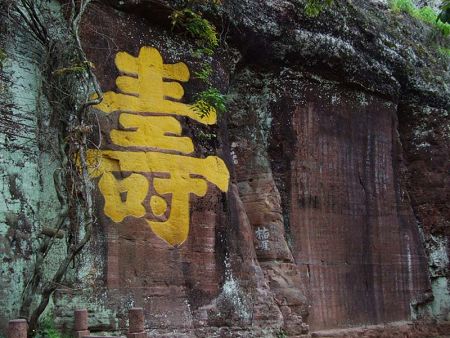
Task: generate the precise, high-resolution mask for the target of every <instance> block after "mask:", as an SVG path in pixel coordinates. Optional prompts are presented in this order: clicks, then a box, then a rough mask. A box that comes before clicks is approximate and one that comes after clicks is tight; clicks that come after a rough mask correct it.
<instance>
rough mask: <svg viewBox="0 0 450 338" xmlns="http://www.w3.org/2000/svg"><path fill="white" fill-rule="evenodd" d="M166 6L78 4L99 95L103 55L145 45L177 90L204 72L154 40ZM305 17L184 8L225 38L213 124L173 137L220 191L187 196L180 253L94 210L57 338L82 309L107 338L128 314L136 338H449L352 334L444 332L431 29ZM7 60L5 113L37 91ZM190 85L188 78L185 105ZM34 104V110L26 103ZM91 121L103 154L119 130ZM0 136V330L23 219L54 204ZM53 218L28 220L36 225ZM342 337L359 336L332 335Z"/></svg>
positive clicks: (25, 234)
mask: <svg viewBox="0 0 450 338" xmlns="http://www.w3.org/2000/svg"><path fill="white" fill-rule="evenodd" d="M176 5H177V2H176V1H159V0H152V1H145V0H139V1H106V0H105V1H102V2H100V3H96V4H94V5H92V6H91V7H90V9H89V10H88V12H87V14H86V16H85V17H84V20H83V22H82V26H81V31H82V41H83V46H84V48H85V51H86V53H87V55H88V58H89V59H90V60H91V61H92V62H93V63H94V64H95V67H96V68H95V73H96V75H97V77H98V79H99V82H100V83H101V86H102V89H103V90H104V91H107V90H114V89H115V83H114V80H115V78H116V76H117V74H118V73H117V70H116V69H115V66H114V56H115V54H116V53H117V52H118V51H127V52H128V53H131V54H134V55H136V54H137V52H138V50H139V48H140V47H141V46H144V45H148V46H154V47H156V48H158V49H159V50H160V52H161V53H162V55H163V58H164V61H165V62H170V63H172V62H178V61H184V62H186V63H187V65H188V66H189V69H190V70H191V74H193V73H194V72H195V71H198V70H199V69H200V67H201V62H200V61H199V60H198V59H196V58H194V57H193V56H192V53H193V51H194V50H195V48H196V47H195V43H194V41H193V40H192V39H190V38H189V37H188V36H186V35H182V34H181V33H180V32H178V31H176V30H175V31H172V30H171V29H170V22H169V20H168V19H167V16H168V15H169V14H170V12H171V8H173V7H175V6H176ZM303 5H304V2H303V1H294V0H293V1H287V0H270V1H251V0H244V1H242V0H229V1H224V3H223V7H220V8H219V10H218V11H215V10H213V9H211V8H209V7H208V8H206V7H202V6H200V7H201V8H202V9H203V10H205V11H206V15H208V16H209V17H210V19H211V20H212V21H214V22H215V23H216V24H217V25H220V29H222V30H223V32H222V37H223V38H224V39H227V43H228V46H227V48H223V49H222V48H221V49H220V50H219V51H218V52H217V53H216V54H215V56H214V57H212V58H210V59H209V60H208V61H211V63H212V65H213V68H214V75H213V83H214V85H215V86H217V87H218V88H220V89H221V90H222V91H224V92H228V93H229V98H230V100H229V101H230V102H229V103H228V112H227V114H225V115H224V116H221V117H220V121H219V124H218V126H214V127H199V126H198V125H196V124H195V123H192V122H190V121H188V120H187V119H183V120H182V122H183V129H184V130H183V133H184V134H185V135H187V136H190V137H192V139H193V141H194V144H195V149H196V152H195V156H196V157H204V156H206V155H208V154H217V155H218V156H220V157H221V158H223V159H224V160H225V161H226V162H227V165H228V167H229V169H230V173H231V177H232V178H231V184H230V188H229V191H228V193H226V194H221V193H220V192H219V191H218V190H217V189H214V188H213V187H212V186H211V187H210V189H209V190H208V194H207V196H205V197H204V198H195V197H193V196H192V197H191V206H192V207H191V228H190V234H189V238H188V240H187V242H185V243H184V244H183V246H182V247H180V248H171V247H168V246H167V245H166V244H165V243H164V242H163V241H161V240H160V239H159V238H157V237H156V236H155V235H154V234H153V233H152V232H151V231H150V230H149V228H148V226H147V225H146V223H145V222H144V221H142V220H139V219H133V218H129V219H126V220H125V221H124V222H122V223H120V224H117V223H114V222H112V221H111V220H110V219H108V218H107V217H106V216H105V215H104V214H103V212H102V210H103V203H104V201H103V198H102V196H101V194H100V193H97V194H96V210H97V216H98V221H97V223H96V227H95V229H96V230H95V234H94V238H93V240H92V242H91V246H90V248H89V249H88V250H87V251H86V253H85V254H84V255H83V257H82V259H81V261H80V263H78V265H77V266H76V269H75V271H71V273H70V274H69V276H68V278H67V280H66V281H65V285H67V286H69V287H68V288H67V287H61V289H59V290H58V291H57V292H56V293H55V295H54V296H53V303H54V306H53V309H52V311H53V314H54V315H55V316H56V318H57V320H56V322H57V324H58V325H59V326H61V327H63V328H65V329H67V330H68V331H69V330H71V329H72V327H73V310H74V309H75V308H79V307H81V306H83V307H86V308H88V309H89V328H90V330H91V332H98V331H107V332H112V331H114V332H115V333H118V332H122V333H123V332H126V331H127V326H128V323H127V312H128V309H130V308H132V307H142V308H143V309H144V315H145V329H146V330H147V332H148V335H149V337H150V336H151V337H283V336H286V335H287V336H289V337H305V336H306V335H308V332H313V333H312V336H317V337H327V336H344V337H356V336H367V337H373V336H381V337H383V336H385V337H396V336H398V337H404V336H406V337H428V336H438V335H444V334H446V333H448V324H442V325H440V326H433V325H432V324H429V323H428V322H427V323H406V322H402V323H400V324H395V325H394V324H393V325H387V326H385V325H378V326H372V327H366V326H367V325H370V324H380V323H386V322H395V321H404V320H410V319H416V318H417V317H427V318H428V317H432V318H435V319H439V320H445V319H447V316H448V313H449V310H450V294H449V291H448V278H449V271H448V264H449V258H448V250H449V245H450V244H449V240H448V237H449V232H448V226H449V219H450V217H449V216H450V215H449V208H448V200H449V186H450V185H449V182H448V173H449V169H450V168H449V166H448V165H449V162H448V158H449V155H450V154H449V147H448V144H449V139H448V135H449V132H450V128H449V124H448V123H449V121H448V110H449V102H450V99H449V97H450V95H449V89H448V83H449V79H450V77H449V72H448V60H445V59H443V58H442V57H440V56H439V54H438V52H437V51H436V50H435V49H433V47H432V46H430V44H431V43H430V42H429V41H430V35H431V29H430V28H429V27H426V26H424V25H423V24H421V23H418V22H416V21H414V20H412V19H411V18H408V17H406V16H404V15H396V16H394V15H392V14H391V13H389V12H388V9H387V7H386V4H385V3H384V2H382V1H362V0H361V1H360V0H354V1H336V4H335V6H334V7H333V8H332V9H328V10H326V11H325V12H324V13H323V14H321V16H319V18H317V19H312V18H308V17H306V16H305V15H304V13H303V12H304V11H303ZM405 27H406V28H405ZM8 34H9V35H8V36H12V37H14V33H13V32H8ZM13 41H14V40H13ZM441 42H442V41H441ZM16 43H17V45H18V46H19V47H21V48H25V46H26V45H27V43H26V41H21V40H18V41H17V42H16ZM443 43H448V41H446V40H445V41H443ZM11 46H12V44H11V42H10V45H9V47H8V48H9V49H8V50H11V49H12V47H11ZM14 55H15V54H14ZM20 60H22V59H21V58H20V57H19V56H18V55H15V56H14V57H13V59H12V60H11V61H9V63H8V62H7V63H6V66H5V68H4V69H2V72H1V74H2V77H6V78H7V79H8V81H9V82H8V83H11V84H14V85H15V86H16V87H17V88H16V87H11V88H10V89H9V92H8V91H6V90H5V93H4V92H1V95H0V97H1V98H2V100H3V99H4V98H6V99H8V100H10V101H13V102H16V101H17V99H18V97H19V96H20V95H19V94H20V93H22V92H24V88H26V83H24V81H25V80H24V79H31V80H32V81H31V87H30V89H29V91H26V93H27V95H31V94H30V93H35V92H39V88H37V87H38V86H39V82H40V81H41V80H42V79H41V78H40V74H39V72H38V69H37V68H36V67H34V66H33V67H34V68H31V70H30V67H31V66H30V65H31V64H32V62H33V56H27V57H26V59H25V60H26V64H21V63H20V62H19V61H20ZM14 69H19V70H20V71H21V73H17V72H16V71H15V70H14ZM34 73H36V74H37V76H36V77H37V78H35V77H34ZM14 74H15V75H14ZM14 76H15V77H14ZM8 77H9V78H8ZM202 86H203V85H202V83H201V82H200V81H199V80H198V79H195V78H191V81H190V82H189V83H187V84H186V85H184V88H185V91H186V95H185V101H186V102H192V101H193V100H194V95H195V93H196V92H198V91H199V90H201V89H203V87H202ZM2 88H3V87H2ZM2 90H3V89H2ZM8 95H12V97H13V98H15V99H11V98H10V96H8ZM30 100H31V99H30ZM44 100H45V99H44ZM8 102H9V101H8ZM32 102H33V105H32V106H31V109H35V108H36V106H37V105H38V103H39V100H38V99H37V98H34V97H33V101H32ZM8 104H9V103H8ZM8 104H2V111H5V112H7V113H8V112H9V115H8V114H4V115H2V116H3V117H2V118H3V120H1V122H0V127H1V128H10V129H11V126H10V125H9V124H8V123H13V122H14V123H19V122H21V121H22V120H21V118H22V117H21V116H16V115H17V114H16V115H14V112H15V111H14V109H13V108H14V106H9V105H8ZM10 108H11V109H10ZM18 111H19V112H20V109H19V110H18ZM30 115H32V116H33V114H30ZM4 116H11V118H10V120H6V117H4ZM98 117H99V125H100V126H101V129H102V138H101V139H102V141H103V144H102V145H103V146H109V147H111V144H110V143H111V142H110V140H109V138H108V134H109V131H110V130H111V129H114V128H117V123H118V121H117V116H116V115H112V116H110V117H105V116H104V115H102V114H99V115H98ZM11 121H12V122H11ZM22 122H23V121H22ZM31 122H32V123H31ZM31 122H30V125H29V126H27V128H29V129H30V131H31V132H33V131H34V132H35V131H36V130H37V129H39V128H38V124H37V122H36V121H34V120H33V121H31ZM13 127H14V126H13ZM23 128H25V127H23ZM23 128H22V127H21V128H20V129H19V130H22V129H23ZM8 130H9V129H8ZM8 130H6V129H5V131H3V132H2V137H3V138H4V139H5V140H6V141H8V142H10V143H8V144H9V145H10V147H11V148H10V149H9V150H8V151H7V152H6V153H5V156H7V157H8V156H9V157H8V159H9V160H8V161H7V162H5V163H6V164H5V170H4V172H6V173H8V175H9V172H10V171H12V172H13V174H14V175H15V176H14V175H9V176H8V175H5V181H4V184H3V191H4V194H3V195H4V200H5V203H4V204H3V205H5V206H6V207H5V210H3V209H1V211H2V215H3V216H2V217H3V218H2V221H4V222H3V223H1V225H0V236H1V237H0V243H1V244H2V246H1V247H0V249H1V250H2V251H1V253H2V257H1V259H2V275H1V280H0V282H1V286H2V288H1V290H2V291H0V294H2V292H3V294H4V297H0V306H2V307H3V308H6V309H7V311H5V313H0V332H1V330H2V327H5V321H6V320H8V319H11V318H13V317H14V316H15V315H16V313H17V308H18V304H19V297H20V291H21V287H22V286H23V279H24V271H25V270H26V269H27V267H28V266H29V261H30V259H31V258H32V249H33V246H32V243H33V242H32V240H31V237H32V236H33V234H34V233H36V231H37V230H36V228H38V227H37V226H36V227H33V226H32V225H31V223H33V224H34V223H36V225H39V226H40V225H41V223H42V222H40V221H41V218H39V217H40V216H39V217H38V216H36V215H37V213H36V211H35V209H36V210H37V208H38V206H41V205H42V204H44V205H45V206H47V207H48V206H49V205H51V202H52V201H53V202H54V201H55V200H56V197H55V196H54V193H49V191H50V192H52V191H53V190H52V189H51V186H50V187H48V186H47V185H46V183H48V182H49V181H50V180H51V173H52V169H51V166H50V164H49V162H51V161H48V160H45V159H44V160H42V162H41V161H40V159H39V158H38V157H39V155H38V154H39V152H38V146H37V145H36V144H35V143H36V142H35V138H36V137H37V136H33V137H31V140H32V142H31V145H27V147H30V149H31V150H32V151H31V152H30V153H20V154H19V155H17V156H16V154H14V153H13V152H14V151H16V150H18V146H19V145H22V143H23V142H22V141H20V140H18V139H19V138H20V136H21V134H20V133H17V135H12V133H11V132H10V131H8ZM23 130H24V131H25V129H23ZM26 130H28V129H26ZM200 132H204V133H206V132H207V133H213V134H216V135H217V138H216V139H215V140H205V139H202V138H201V137H200V136H199V134H200ZM96 138H97V136H95V135H94V136H93V139H94V141H99V139H96ZM11 140H12V141H11ZM16 148H17V149H16ZM27 149H28V148H27ZM22 162H24V163H22ZM22 164H24V168H28V167H29V166H31V167H32V168H31V169H30V170H31V171H29V170H28V169H27V170H22V169H20V167H21V165H22ZM11 168H12V169H11ZM39 168H42V170H45V171H44V172H41V179H42V182H40V185H39V187H40V188H39V189H40V190H39V189H37V190H38V191H39V193H37V192H36V190H33V189H31V187H32V186H33V184H34V183H31V182H28V181H26V180H25V178H28V177H29V176H31V177H37V176H38V172H39ZM27 175H28V176H27ZM6 176H8V180H6ZM11 177H12V178H11ZM18 182H19V183H20V184H18ZM18 186H21V187H22V186H23V187H27V188H26V189H18ZM44 187H47V188H45V189H44ZM27 189H28V190H29V191H28V190H27ZM52 194H53V195H52ZM26 203H28V204H29V205H30V208H29V209H26V208H25V209H24V205H25V204H26ZM52 210H53V209H52V208H44V209H42V210H41V211H42V212H43V213H44V216H42V217H44V218H45V219H49V218H50V216H51V214H52ZM3 211H5V212H3ZM8 212H9V213H8ZM26 217H28V218H30V220H28V221H27V222H28V223H27V222H25V221H24V219H25V218H26ZM3 219H4V220H3ZM22 228H23V229H22ZM60 249H64V248H63V247H62V248H60ZM57 254H58V252H55V253H52V255H55V256H56V255H57ZM3 262H5V263H7V264H3ZM27 262H28V263H27ZM14 264H16V267H17V268H16V269H17V271H16V270H14V271H12V270H11V269H13V268H14ZM19 270H20V271H19ZM429 277H431V280H430V278H429ZM17 280H19V283H17V286H15V287H14V291H13V292H12V293H11V294H6V292H5V291H4V290H9V289H10V288H11V285H13V284H14V283H15V281H17ZM2 321H3V322H2ZM349 326H361V328H357V329H345V330H344V331H342V330H337V328H347V327H349ZM325 329H333V330H328V331H324V330H325Z"/></svg>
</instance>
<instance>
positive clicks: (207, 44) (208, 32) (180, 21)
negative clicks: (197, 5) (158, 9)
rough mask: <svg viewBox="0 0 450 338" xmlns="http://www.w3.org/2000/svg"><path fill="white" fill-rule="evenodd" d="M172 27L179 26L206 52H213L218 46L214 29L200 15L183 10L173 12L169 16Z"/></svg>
mask: <svg viewBox="0 0 450 338" xmlns="http://www.w3.org/2000/svg"><path fill="white" fill-rule="evenodd" d="M170 19H171V21H172V27H176V26H178V25H179V26H181V27H183V28H184V29H185V30H186V31H187V32H188V33H189V35H191V36H192V37H193V38H194V39H195V42H196V44H197V46H199V47H200V48H202V49H205V50H206V51H209V50H214V49H216V48H217V46H218V45H219V38H218V35H217V31H216V27H215V26H214V25H213V24H212V23H210V22H209V21H208V20H206V19H205V18H203V17H202V16H201V15H200V14H198V13H195V12H194V11H193V10H191V9H188V8H185V9H182V10H175V11H173V12H172V14H171V15H170Z"/></svg>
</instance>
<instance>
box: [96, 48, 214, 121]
mask: <svg viewBox="0 0 450 338" xmlns="http://www.w3.org/2000/svg"><path fill="white" fill-rule="evenodd" d="M116 66H117V68H118V69H119V71H120V72H121V73H122V74H123V75H122V76H119V77H118V78H117V79H116V85H117V87H118V88H119V90H120V91H121V92H122V93H114V92H106V93H105V94H104V96H103V101H102V102H101V103H100V104H99V105H98V106H97V108H98V109H100V110H101V111H103V112H105V113H111V112H114V111H121V112H134V113H163V114H171V115H179V116H187V117H190V118H191V119H194V120H196V121H198V122H200V123H203V124H214V123H216V120H217V116H216V111H215V110H214V109H212V110H211V111H210V112H209V114H207V116H204V117H203V118H202V117H200V116H199V114H198V113H197V112H195V110H194V109H193V108H192V106H190V105H188V104H184V103H181V102H176V101H174V100H180V99H181V98H182V97H183V95H184V90H183V87H182V86H181V85H180V84H179V83H178V82H176V81H181V82H186V81H188V80H189V69H188V68H187V66H186V65H185V64H184V63H182V62H179V63H175V64H163V60H162V57H161V54H160V53H159V52H158V50H156V49H155V48H151V47H142V48H141V50H140V51H139V56H138V57H134V56H132V55H130V54H128V53H126V52H119V53H117V55H116ZM167 80H174V81H167ZM169 98H170V99H169Z"/></svg>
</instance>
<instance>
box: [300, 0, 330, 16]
mask: <svg viewBox="0 0 450 338" xmlns="http://www.w3.org/2000/svg"><path fill="white" fill-rule="evenodd" d="M333 3H334V0H307V1H306V4H305V14H306V15H307V16H309V17H312V18H315V17H316V16H318V15H319V14H320V13H322V11H323V10H324V9H325V8H327V7H330V6H331V5H333Z"/></svg>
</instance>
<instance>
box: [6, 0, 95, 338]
mask: <svg viewBox="0 0 450 338" xmlns="http://www.w3.org/2000/svg"><path fill="white" fill-rule="evenodd" d="M90 2H91V1H90V0H80V1H75V0H71V1H69V4H68V5H69V18H68V20H67V21H66V20H64V19H62V15H61V14H60V13H56V11H55V9H54V8H50V5H49V3H48V2H47V1H40V0H38V1H35V0H18V1H10V2H9V4H8V11H7V14H8V15H7V17H6V18H7V19H8V20H11V23H13V24H15V25H17V26H18V27H21V28H22V30H23V31H24V32H25V34H27V35H28V36H30V37H31V38H32V39H33V40H34V41H35V42H37V45H39V46H40V49H41V51H42V55H43V58H42V60H43V61H42V63H41V65H40V71H41V74H42V78H43V79H44V84H43V87H44V93H45V96H46V97H47V99H48V102H49V103H50V105H51V108H52V115H51V121H52V126H51V127H52V128H53V129H54V130H56V134H57V135H56V138H55V140H54V143H53V144H49V143H50V142H51V141H48V140H41V144H42V146H43V147H46V149H44V151H50V150H51V149H52V148H56V152H55V157H56V159H57V161H58V168H57V169H56V170H55V171H54V173H53V181H54V186H55V190H56V194H57V197H58V200H59V204H60V206H58V216H57V217H56V219H55V221H54V223H53V224H51V225H41V229H42V232H41V234H40V236H39V238H38V242H39V243H38V247H37V250H36V253H35V258H34V266H33V268H32V270H31V273H30V275H29V276H28V277H27V278H26V283H25V286H24V290H23V292H22V302H21V307H20V315H21V316H22V317H24V318H27V319H28V325H29V333H30V335H33V334H34V332H35V330H36V329H37V325H38V321H39V317H40V316H41V314H42V313H43V312H44V311H45V309H46V307H47V305H48V303H49V300H50V297H51V295H52V294H53V292H54V291H55V290H56V288H57V287H58V286H59V285H60V283H61V281H62V280H63V278H64V277H65V275H66V272H67V271H68V268H69V265H70V264H71V263H72V262H74V260H75V259H76V257H77V256H78V255H79V254H80V252H82V250H83V249H84V247H85V246H86V244H87V243H88V242H89V240H90V237H91V234H92V226H93V223H94V221H95V219H94V214H93V201H92V194H91V191H92V185H91V182H90V179H89V176H88V170H87V164H86V149H87V145H88V142H89V141H88V135H89V134H90V133H91V132H92V130H93V124H92V121H93V120H94V119H93V116H92V115H91V111H90V109H89V108H90V107H91V106H92V105H95V104H98V103H99V102H100V101H101V98H102V93H101V91H100V87H99V84H98V82H97V80H96V78H95V76H94V74H93V71H92V68H93V65H92V63H90V62H89V61H88V60H87V58H86V55H85V53H84V51H83V49H82V47H81V41H80V35H79V25H80V21H81V18H82V16H83V14H84V13H85V11H86V9H87V7H88V5H89V4H90ZM91 91H95V92H96V97H97V99H94V100H91V99H89V93H90V92H91ZM43 133H44V134H47V135H49V134H51V132H50V130H47V132H45V131H44V132H43ZM50 138H51V137H50ZM62 237H64V238H65V240H66V247H67V250H66V254H65V255H64V256H62V257H60V259H59V262H58V263H57V264H56V266H55V270H56V272H54V273H53V274H52V275H51V276H50V277H48V276H46V275H45V274H44V271H43V270H44V266H45V265H46V264H48V263H47V262H48V259H49V256H50V255H49V253H50V251H51V249H52V248H53V247H54V246H55V244H56V241H57V240H59V239H61V238H62ZM36 300H37V301H36Z"/></svg>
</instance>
